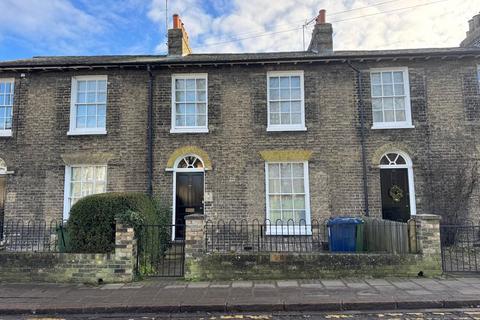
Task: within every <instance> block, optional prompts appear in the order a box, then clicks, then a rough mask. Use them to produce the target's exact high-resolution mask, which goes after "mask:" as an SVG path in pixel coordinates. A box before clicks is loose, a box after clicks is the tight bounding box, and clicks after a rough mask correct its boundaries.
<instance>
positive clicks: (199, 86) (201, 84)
mask: <svg viewBox="0 0 480 320" xmlns="http://www.w3.org/2000/svg"><path fill="white" fill-rule="evenodd" d="M196 81H197V90H199V89H200V90H204V89H205V84H206V81H205V79H197V80H196Z"/></svg>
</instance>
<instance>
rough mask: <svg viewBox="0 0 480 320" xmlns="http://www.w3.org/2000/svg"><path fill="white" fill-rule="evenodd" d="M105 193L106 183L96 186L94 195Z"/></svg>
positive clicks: (99, 183)
mask: <svg viewBox="0 0 480 320" xmlns="http://www.w3.org/2000/svg"><path fill="white" fill-rule="evenodd" d="M104 192H105V183H103V182H97V183H96V184H95V191H94V193H96V194H98V193H104Z"/></svg>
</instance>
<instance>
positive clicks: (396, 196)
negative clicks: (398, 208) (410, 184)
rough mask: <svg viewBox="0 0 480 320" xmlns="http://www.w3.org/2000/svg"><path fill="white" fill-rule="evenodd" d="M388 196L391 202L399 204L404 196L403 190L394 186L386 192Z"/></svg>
mask: <svg viewBox="0 0 480 320" xmlns="http://www.w3.org/2000/svg"><path fill="white" fill-rule="evenodd" d="M388 195H389V196H390V197H391V198H392V199H393V202H400V201H401V200H402V199H403V197H404V196H405V194H404V192H403V189H402V188H400V187H399V186H398V185H396V184H394V185H393V186H392V187H391V188H390V190H388Z"/></svg>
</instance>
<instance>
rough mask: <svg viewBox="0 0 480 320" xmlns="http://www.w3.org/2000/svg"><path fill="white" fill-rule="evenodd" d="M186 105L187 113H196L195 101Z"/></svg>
mask: <svg viewBox="0 0 480 320" xmlns="http://www.w3.org/2000/svg"><path fill="white" fill-rule="evenodd" d="M185 107H186V113H187V114H190V115H193V114H195V104H194V103H187V104H186V105H185Z"/></svg>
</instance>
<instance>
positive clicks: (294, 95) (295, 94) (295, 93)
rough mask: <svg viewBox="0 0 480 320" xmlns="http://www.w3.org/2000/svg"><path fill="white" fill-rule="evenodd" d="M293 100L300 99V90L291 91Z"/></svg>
mask: <svg viewBox="0 0 480 320" xmlns="http://www.w3.org/2000/svg"><path fill="white" fill-rule="evenodd" d="M291 98H292V99H300V89H292V90H291Z"/></svg>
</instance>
